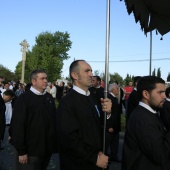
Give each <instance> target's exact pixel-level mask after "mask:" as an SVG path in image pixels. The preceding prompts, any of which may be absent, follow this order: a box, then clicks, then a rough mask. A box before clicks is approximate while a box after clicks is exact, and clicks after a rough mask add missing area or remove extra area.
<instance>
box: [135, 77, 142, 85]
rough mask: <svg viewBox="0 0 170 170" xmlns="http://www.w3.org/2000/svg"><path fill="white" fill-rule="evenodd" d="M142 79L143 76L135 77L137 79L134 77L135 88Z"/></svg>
mask: <svg viewBox="0 0 170 170" xmlns="http://www.w3.org/2000/svg"><path fill="white" fill-rule="evenodd" d="M141 78H142V77H141V76H135V77H134V79H133V83H134V86H136V83H138V81H139V80H140V79H141Z"/></svg>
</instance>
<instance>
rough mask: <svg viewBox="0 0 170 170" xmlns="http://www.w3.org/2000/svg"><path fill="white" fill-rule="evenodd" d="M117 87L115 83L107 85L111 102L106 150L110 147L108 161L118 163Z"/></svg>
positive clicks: (118, 116) (118, 123) (118, 118)
mask: <svg viewBox="0 0 170 170" xmlns="http://www.w3.org/2000/svg"><path fill="white" fill-rule="evenodd" d="M118 94H119V87H118V85H117V84H116V83H113V84H110V85H109V95H108V98H109V99H110V100H111V101H112V108H111V118H109V119H107V123H106V125H107V126H106V127H107V128H106V129H107V131H106V145H107V146H106V148H108V147H109V146H110V156H109V160H110V161H119V159H118V156H117V155H118V146H119V131H120V114H119V104H118V99H117V97H116V96H117V95H118Z"/></svg>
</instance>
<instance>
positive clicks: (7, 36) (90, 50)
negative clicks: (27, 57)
mask: <svg viewBox="0 0 170 170" xmlns="http://www.w3.org/2000/svg"><path fill="white" fill-rule="evenodd" d="M106 3H107V0H41V1H40V0H29V1H20V0H15V1H13V0H6V1H1V3H0V5H1V10H0V21H1V32H0V64H2V65H3V66H5V67H7V68H8V69H10V70H11V71H14V70H15V67H16V65H17V63H18V62H19V61H20V60H21V58H22V53H21V51H20V49H21V47H20V45H19V43H20V42H21V41H23V40H24V39H26V40H27V42H28V43H29V44H30V47H29V49H30V50H31V49H32V46H33V45H35V37H36V36H38V34H40V33H42V32H45V31H49V32H51V33H54V32H56V31H61V32H66V31H67V32H68V33H69V34H70V40H71V41H72V42H73V44H72V48H71V50H70V51H69V56H70V59H69V60H67V61H64V67H63V73H62V75H63V76H64V77H65V76H68V74H69V73H68V69H69V65H70V63H71V62H72V61H73V60H74V58H75V59H84V60H86V61H88V62H89V64H90V65H91V66H92V69H93V70H99V71H100V72H102V71H104V70H105V62H104V60H105V46H106V45H105V44H106V43H105V42H106ZM110 19H111V20H110V21H111V23H110V49H109V61H110V62H109V72H110V73H112V74H113V73H115V72H117V73H119V74H120V75H121V76H122V77H123V78H125V77H126V75H127V73H129V74H130V75H134V76H137V75H140V76H144V75H148V74H149V61H135V62H134V60H147V59H148V60H149V58H150V35H149V34H148V36H147V37H146V36H145V35H144V33H143V32H142V31H141V29H140V24H139V23H138V24H136V23H135V20H134V16H133V14H131V15H130V16H129V15H128V13H127V10H126V6H125V3H124V1H119V0H114V1H113V0H111V14H110ZM152 34H153V45H152V58H153V62H152V70H153V69H154V68H156V70H157V69H158V68H159V67H160V68H161V73H162V78H163V79H166V78H167V75H168V73H169V72H170V67H169V63H170V49H169V42H170V33H168V34H166V35H164V37H163V41H161V40H160V38H161V35H160V34H159V35H156V33H155V31H153V33H152ZM160 59H161V60H160ZM129 60H131V62H127V61H129ZM132 61H133V62H132Z"/></svg>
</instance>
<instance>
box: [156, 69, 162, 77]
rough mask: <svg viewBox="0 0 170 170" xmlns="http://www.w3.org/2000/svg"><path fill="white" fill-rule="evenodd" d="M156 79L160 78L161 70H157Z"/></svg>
mask: <svg viewBox="0 0 170 170" xmlns="http://www.w3.org/2000/svg"><path fill="white" fill-rule="evenodd" d="M157 77H160V78H161V68H158V70H157Z"/></svg>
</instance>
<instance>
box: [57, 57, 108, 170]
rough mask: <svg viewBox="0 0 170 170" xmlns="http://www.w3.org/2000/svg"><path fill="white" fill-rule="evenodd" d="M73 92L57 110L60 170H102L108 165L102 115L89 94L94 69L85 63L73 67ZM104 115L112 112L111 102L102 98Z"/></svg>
mask: <svg viewBox="0 0 170 170" xmlns="http://www.w3.org/2000/svg"><path fill="white" fill-rule="evenodd" d="M69 70H70V77H71V79H72V81H73V89H72V90H71V91H70V92H69V93H68V94H67V95H65V96H64V97H63V98H62V99H61V101H60V103H59V106H58V109H57V120H58V123H57V125H58V126H57V131H58V140H59V147H58V148H59V156H60V169H61V170H72V169H74V170H100V169H101V168H103V169H105V168H107V166H108V157H107V156H106V155H105V154H104V153H102V152H101V150H102V134H101V130H102V127H101V124H100V114H99V110H98V107H97V105H96V102H95V101H94V100H93V97H92V96H91V94H90V92H89V90H88V89H89V87H90V86H91V84H92V77H93V74H92V68H91V66H90V65H89V64H88V63H87V62H86V61H84V60H76V61H73V62H72V63H71V65H70V69H69ZM100 102H101V105H102V111H103V112H109V114H110V111H111V101H110V99H108V98H106V99H100Z"/></svg>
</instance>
